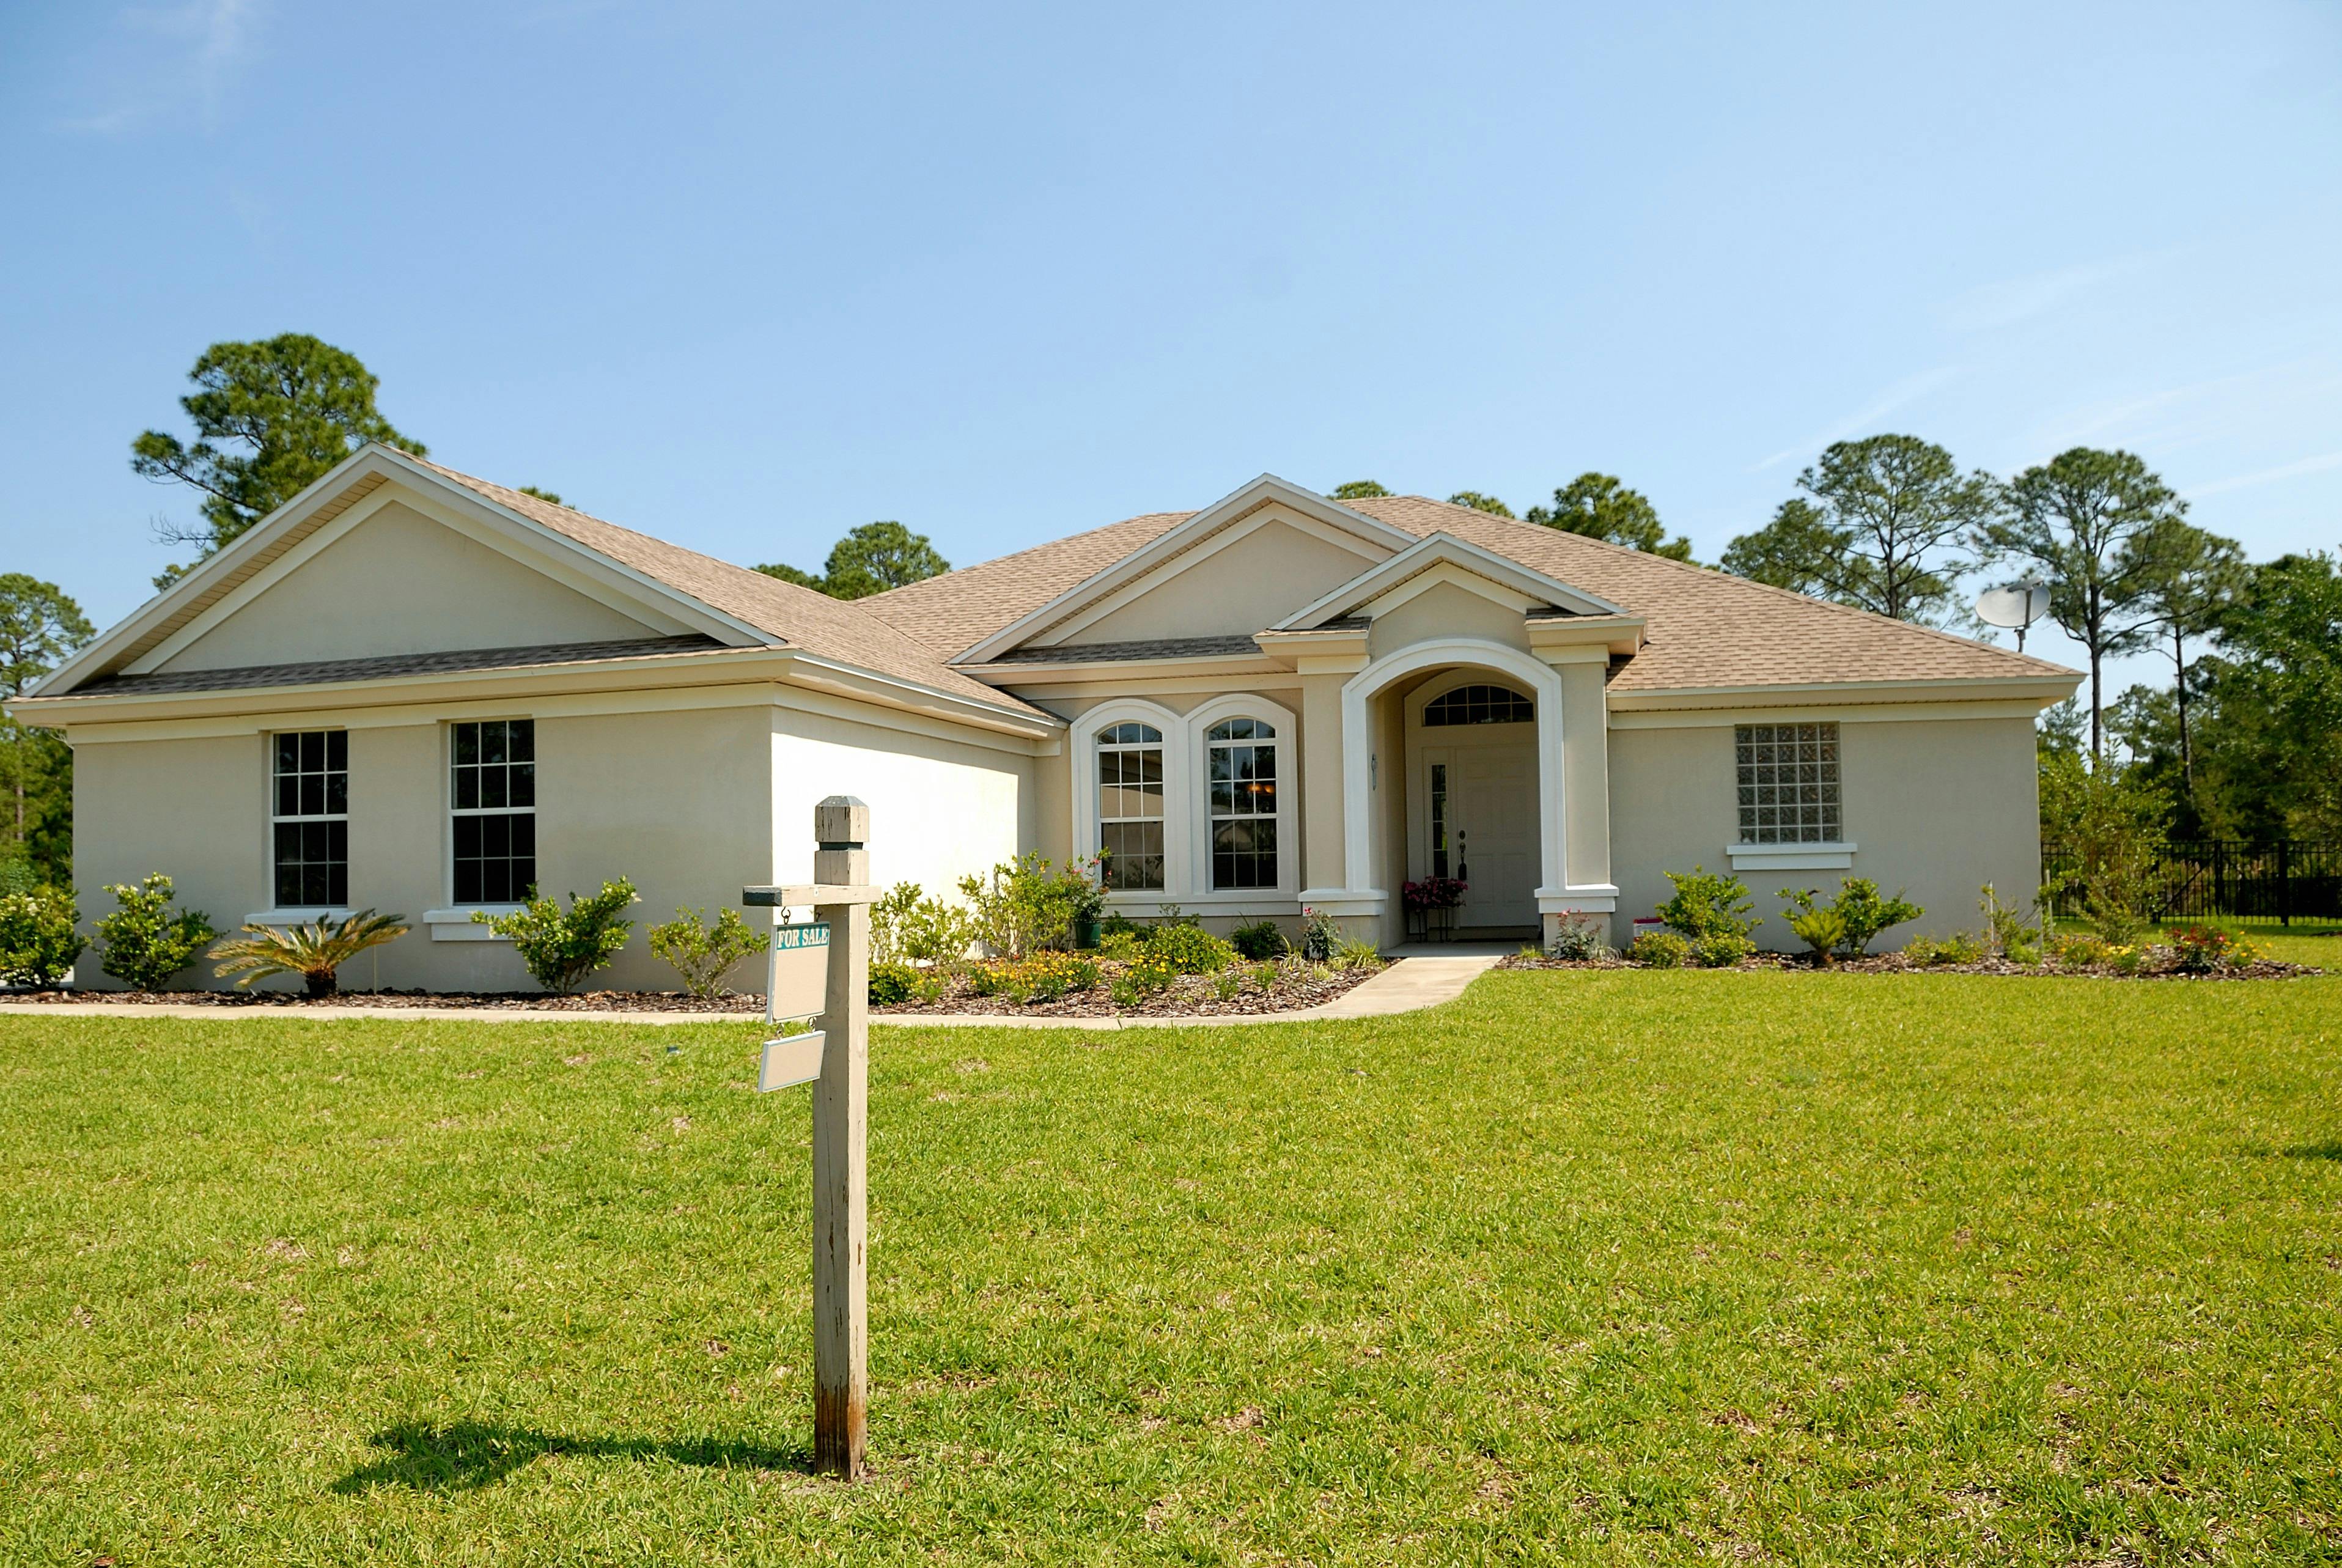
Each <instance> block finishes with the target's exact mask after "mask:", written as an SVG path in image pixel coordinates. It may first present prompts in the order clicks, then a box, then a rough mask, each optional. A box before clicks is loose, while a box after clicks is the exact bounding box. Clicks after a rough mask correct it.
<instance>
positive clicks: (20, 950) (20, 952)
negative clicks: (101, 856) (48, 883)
mask: <svg viewBox="0 0 2342 1568" xmlns="http://www.w3.org/2000/svg"><path fill="white" fill-rule="evenodd" d="M80 922H81V911H80V910H78V909H77V908H75V905H74V895H73V890H72V889H71V888H66V887H35V888H32V889H29V890H25V889H19V890H16V891H13V892H9V893H6V894H0V985H55V984H56V983H57V982H58V981H60V980H63V979H64V978H65V972H66V971H67V970H69V969H71V968H72V967H73V966H74V960H75V959H76V958H79V957H80V956H81V954H82V949H83V948H85V947H86V946H87V945H88V944H87V943H85V942H84V941H83V940H82V936H81V933H80V932H79V931H78V930H76V929H75V927H76V926H78V925H79V924H80Z"/></svg>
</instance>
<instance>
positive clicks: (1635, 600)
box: [861, 495, 2074, 692]
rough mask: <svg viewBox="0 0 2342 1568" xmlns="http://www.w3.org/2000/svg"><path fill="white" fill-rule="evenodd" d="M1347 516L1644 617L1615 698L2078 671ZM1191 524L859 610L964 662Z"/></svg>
mask: <svg viewBox="0 0 2342 1568" xmlns="http://www.w3.org/2000/svg"><path fill="white" fill-rule="evenodd" d="M1346 504H1347V505H1348V506H1349V507H1351V508H1352V509H1353V510H1354V511H1358V512H1363V513H1365V514H1366V515H1368V516H1370V517H1373V518H1375V519H1376V520H1377V521H1378V522H1383V523H1387V524H1391V525H1392V526H1393V527H1396V528H1402V529H1405V530H1406V532H1407V533H1410V534H1415V535H1416V537H1418V538H1421V537H1425V536H1427V535H1429V534H1436V533H1442V532H1445V533H1448V534H1454V535H1456V537H1457V538H1459V539H1463V540H1466V542H1468V543H1470V544H1477V545H1479V546H1481V547H1482V548H1483V549H1486V550H1491V551H1494V552H1495V553H1496V554H1499V555H1504V556H1506V557H1508V558H1509V559H1511V560H1514V561H1517V562H1519V563H1520V564H1522V565H1524V566H1526V567H1529V568H1530V569H1532V570H1534V571H1538V572H1542V573H1544V574H1546V575H1547V576H1550V577H1555V578H1557V579H1559V580H1560V581H1562V582H1564V583H1567V584H1570V585H1571V586H1573V587H1576V588H1581V589H1583V590H1585V591H1586V592H1587V593H1589V594H1596V595H1597V596H1598V597H1601V598H1604V599H1608V600H1610V601H1611V602H1612V603H1614V604H1619V605H1622V606H1624V607H1625V608H1626V609H1627V610H1629V611H1631V612H1633V613H1634V614H1638V615H1641V616H1643V617H1644V618H1645V620H1646V634H1645V635H1646V641H1645V644H1644V646H1643V649H1642V651H1641V652H1640V653H1638V654H1636V655H1635V657H1634V658H1633V660H1632V661H1630V662H1629V663H1628V664H1626V667H1625V668H1624V669H1622V670H1620V671H1619V672H1618V673H1617V674H1616V678H1615V679H1613V680H1612V682H1611V683H1610V687H1611V690H1613V691H1623V692H1632V691H1663V690H1674V689H1680V688H1685V687H1702V686H1732V685H1748V686H1767V685H1804V684H1823V683H1829V682H1837V681H1882V680H1961V679H1979V678H1993V677H1999V678H2008V677H2012V676H2015V677H2023V676H2028V675H2036V676H2037V675H2070V674H2073V673H2074V672H2072V671H2070V670H2067V669H2066V668H2064V667H2062V666H2060V665H2057V664H2050V663H2049V662H2047V660H2044V659H2036V658H2033V657H2030V656H2029V655H2027V654H2017V653H2012V652H2010V651H2009V650H2007V649H2005V648H1996V647H1993V646H1991V645H1990V644H1985V643H1978V642H1975V641H1973V640H1971V639H1969V638H1967V637H1957V636H1953V635H1952V634H1949V633H1946V632H1937V631H1934V630H1931V629H1929V628H1927V627H1925V626H1915V625H1912V624H1910V623H1908V622H1904V621H1890V620H1888V619H1887V618H1886V617H1885V616H1882V615H1874V614H1869V613H1868V612H1867V611H1863V610H1855V609H1849V608H1847V606H1845V605H1843V604H1828V603H1826V602H1824V601H1822V600H1819V599H1809V598H1807V597H1806V596H1805V595H1804V594H1793V593H1790V592H1789V591H1787V589H1783V588H1773V587H1768V586H1767V585H1766V584H1762V583H1752V582H1750V581H1748V580H1747V579H1746V578H1744V577H1735V576H1732V575H1731V574H1727V573H1724V572H1717V571H1713V570H1710V569H1709V568H1707V567H1705V566H1694V565H1689V564H1686V563H1684V562H1680V561H1670V560H1668V559H1666V557H1664V556H1659V555H1651V554H1645V553H1644V552H1642V551H1639V550H1629V549H1627V548H1626V547H1624V546H1623V545H1617V544H1606V543H1604V542H1603V541H1601V540H1598V539H1588V538H1586V537H1584V536H1583V535H1581V534H1568V533H1564V532H1562V531H1561V530H1559V529H1556V528H1545V527H1540V526H1538V525H1537V524H1534V523H1524V522H1520V521H1517V520H1516V519H1513V518H1506V517H1496V516H1493V515H1491V514H1487V513H1485V512H1476V511H1474V510H1472V509H1471V508H1469V507H1466V506H1457V505H1454V504H1449V503H1447V502H1445V501H1434V500H1432V499H1430V498H1429V497H1427V496H1422V495H1386V496H1377V497H1376V498H1374V499H1371V500H1361V501H1352V502H1348V503H1346ZM1191 515H1193V514H1190V513H1185V512H1157V513H1151V514H1147V515H1146V516H1143V517H1133V518H1130V519H1128V520H1127V521H1125V522H1121V523H1116V524H1110V525H1109V526H1107V527H1104V528H1096V529H1093V530H1091V531H1090V532H1088V533H1086V534H1075V535H1073V536H1072V537H1071V538H1067V539H1060V540H1058V541H1056V543H1054V544H1041V545H1036V547H1034V548H1033V549H1030V550H1022V551H1019V552H1017V553H1016V554H1014V555H1003V556H1001V557H999V558H998V559H997V560H993V561H986V562H983V563H981V564H977V565H974V566H968V567H964V568H962V569H961V570H959V571H956V572H952V573H948V574H945V575H944V576H941V577H930V578H928V579H927V580H926V582H924V583H914V584H910V585H908V586H907V587H902V588H896V589H894V590H893V591H891V592H889V593H886V594H879V595H877V596H876V597H875V598H870V599H866V600H863V601H861V603H862V604H864V605H866V607H867V608H868V609H869V611H870V612H871V613H872V614H876V615H879V616H882V617H884V618H885V619H886V620H887V621H888V622H889V623H891V624H894V625H896V626H897V627H899V628H900V629H901V630H902V631H904V632H905V633H906V634H909V635H911V636H914V637H916V638H918V639H919V641H921V642H922V643H924V644H926V645H927V646H928V647H930V648H932V649H934V650H935V651H936V653H937V654H940V655H941V656H943V657H945V658H952V657H956V655H958V654H961V653H964V652H965V651H966V649H968V648H969V647H971V646H973V645H974V644H976V643H977V642H980V641H981V640H983V639H984V638H985V637H987V636H989V635H991V634H993V633H995V632H996V631H998V630H1000V628H1001V627H1003V626H1006V625H1007V624H1009V623H1010V622H1012V621H1015V620H1016V619H1017V618H1018V617H1019V616H1021V615H1025V614H1029V613H1030V612H1032V611H1034V610H1036V609H1038V608H1040V607H1041V606H1042V605H1043V604H1047V603H1048V602H1049V601H1050V600H1051V599H1054V598H1056V596H1057V595H1058V594H1062V593H1064V592H1065V591H1066V589H1068V588H1071V587H1073V586H1074V585H1076V584H1078V583H1080V582H1082V581H1083V580H1084V579H1085V578H1087V577H1089V576H1090V575H1092V574H1095V573H1096V572H1099V571H1102V570H1104V569H1105V568H1106V567H1107V566H1110V565H1112V564H1114V563H1115V562H1116V561H1118V560H1120V559H1122V557H1124V556H1125V555H1127V554H1130V553H1131V552H1132V551H1134V550H1136V549H1139V548H1140V547H1141V546H1143V545H1146V544H1150V543H1152V542H1153V541H1154V540H1156V539H1158V538H1160V537H1161V536H1162V535H1163V534H1166V533H1168V532H1170V530H1171V529H1173V528H1174V527H1176V526H1177V525H1178V524H1180V523H1182V522H1184V521H1185V520H1186V518H1187V517H1189V516H1191Z"/></svg>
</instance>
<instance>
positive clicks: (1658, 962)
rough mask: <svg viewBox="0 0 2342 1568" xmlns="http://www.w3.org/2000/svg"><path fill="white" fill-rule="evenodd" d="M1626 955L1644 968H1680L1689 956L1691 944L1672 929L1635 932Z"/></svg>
mask: <svg viewBox="0 0 2342 1568" xmlns="http://www.w3.org/2000/svg"><path fill="white" fill-rule="evenodd" d="M1626 956H1627V957H1629V958H1631V959H1633V960H1634V961H1635V962H1636V963H1637V964H1642V965H1643V966H1644V967H1645V968H1646V969H1680V968H1682V967H1683V966H1684V964H1685V962H1686V960H1687V959H1689V958H1690V957H1691V944H1690V943H1688V942H1686V941H1685V940H1684V938H1683V937H1682V935H1681V934H1678V933H1676V932H1673V931H1643V932H1637V933H1636V935H1635V940H1634V944H1632V945H1631V946H1629V947H1628V948H1627V949H1626Z"/></svg>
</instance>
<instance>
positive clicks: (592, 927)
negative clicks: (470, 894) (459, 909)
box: [472, 876, 642, 996]
mask: <svg viewBox="0 0 2342 1568" xmlns="http://www.w3.org/2000/svg"><path fill="white" fill-rule="evenodd" d="M528 892H529V898H528V902H527V903H526V904H523V905H521V907H520V908H519V909H517V910H515V911H514V912H513V913H512V914H489V913H488V912H487V911H485V910H475V911H474V912H473V914H472V919H473V921H474V922H475V924H481V925H485V926H486V927H487V928H488V929H489V930H490V931H493V932H495V934H497V935H498V936H501V937H503V938H505V940H506V941H508V942H510V943H511V944H513V950H514V951H515V952H516V953H517V954H520V961H521V965H522V967H523V968H525V969H526V970H527V971H528V973H529V976H530V978H531V979H533V980H535V982H536V983H537V984H539V985H541V986H543V987H544V988H545V990H547V991H550V992H553V993H554V994H556V995H564V996H565V995H567V994H569V993H570V992H572V991H575V990H576V989H577V987H578V986H579V985H580V984H583V983H584V981H585V979H586V976H587V975H589V974H593V973H594V972H595V971H596V970H597V969H601V968H603V967H605V966H606V965H607V964H609V962H610V960H612V959H613V958H616V956H617V955H618V952H619V950H620V949H621V948H623V947H625V946H626V938H627V937H628V936H630V935H632V934H634V929H635V923H634V922H633V921H631V920H628V919H626V916H625V914H624V911H626V909H627V908H629V907H630V906H632V905H634V904H639V903H641V902H642V900H641V899H640V898H638V897H637V896H636V894H635V884H633V883H631V882H629V881H627V880H626V878H625V877H623V876H622V877H620V878H618V880H617V881H616V882H606V883H604V884H602V891H601V892H599V893H597V894H595V895H594V896H593V897H591V898H580V897H579V896H578V895H577V894H575V893H572V894H570V895H569V907H568V909H567V910H564V909H563V908H562V907H561V904H560V903H559V902H558V901H557V900H555V899H551V898H546V897H545V896H544V895H542V894H539V893H538V892H537V891H536V889H535V888H534V887H532V888H530V889H529V890H528Z"/></svg>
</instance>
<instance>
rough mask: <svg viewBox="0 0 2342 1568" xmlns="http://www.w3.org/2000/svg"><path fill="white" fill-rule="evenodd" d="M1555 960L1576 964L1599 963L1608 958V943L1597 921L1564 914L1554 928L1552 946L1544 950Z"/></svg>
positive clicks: (1584, 916)
mask: <svg viewBox="0 0 2342 1568" xmlns="http://www.w3.org/2000/svg"><path fill="white" fill-rule="evenodd" d="M1546 951H1547V952H1549V953H1551V954H1553V955H1554V956H1555V957H1556V958H1566V959H1571V960H1574V961H1576V962H1577V963H1581V964H1583V963H1586V962H1589V961H1592V962H1599V961H1600V960H1602V959H1605V958H1607V957H1609V956H1610V943H1609V941H1608V939H1607V938H1606V937H1605V936H1604V935H1603V934H1602V926H1601V924H1600V923H1599V922H1598V921H1596V920H1593V919H1591V918H1589V917H1588V916H1586V915H1583V914H1565V915H1563V916H1562V917H1561V924H1558V925H1556V927H1554V933H1553V945H1552V946H1551V947H1549V948H1547V949H1546Z"/></svg>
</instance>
